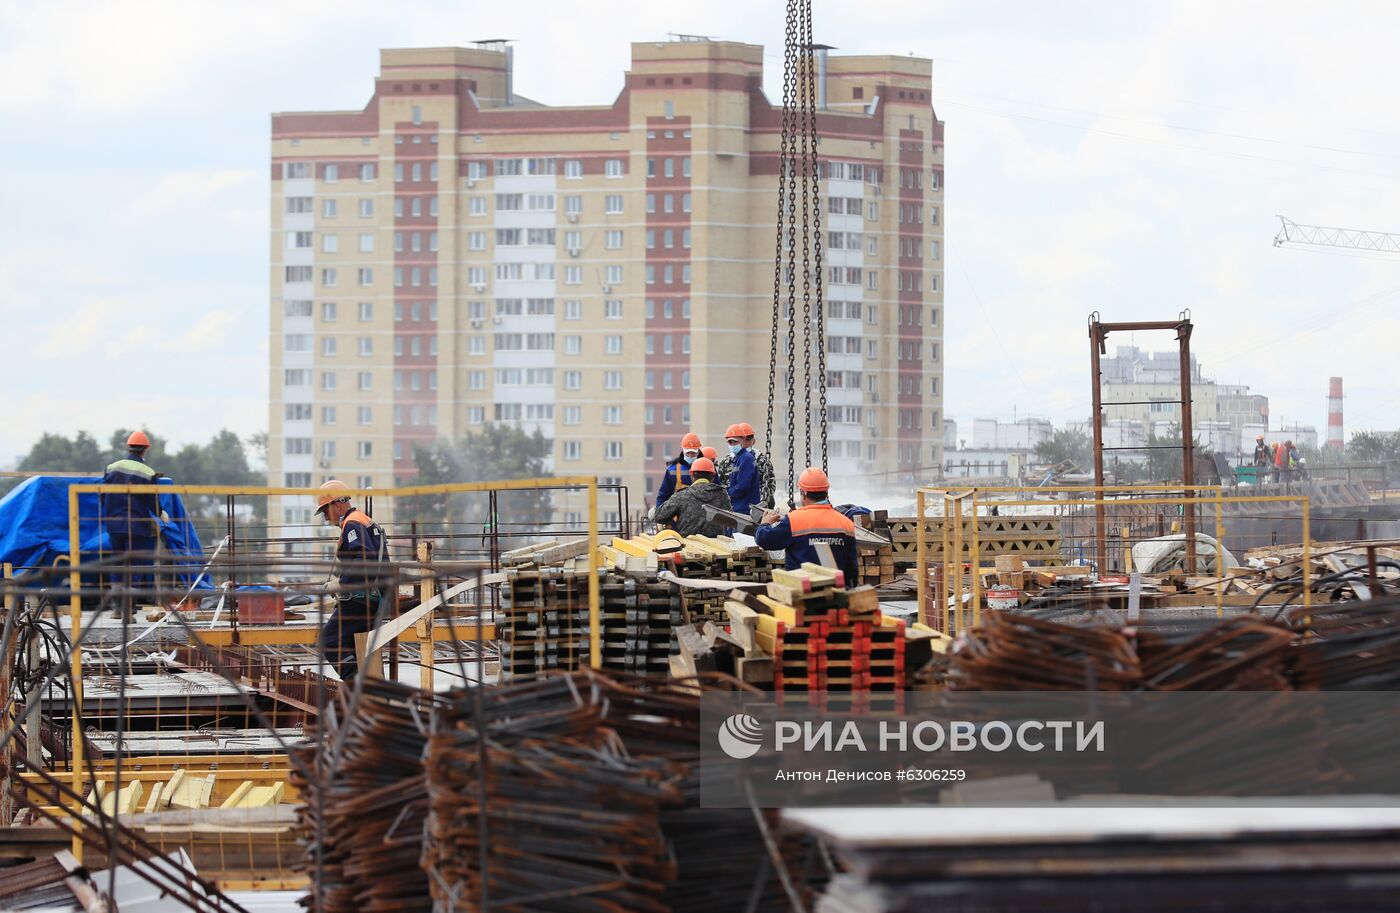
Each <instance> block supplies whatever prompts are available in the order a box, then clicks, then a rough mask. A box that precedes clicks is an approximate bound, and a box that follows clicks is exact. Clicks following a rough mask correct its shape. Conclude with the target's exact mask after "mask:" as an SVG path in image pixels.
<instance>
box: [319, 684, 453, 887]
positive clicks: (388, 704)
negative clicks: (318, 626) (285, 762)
mask: <svg viewBox="0 0 1400 913" xmlns="http://www.w3.org/2000/svg"><path fill="white" fill-rule="evenodd" d="M360 689H361V690H360V692H359V695H358V697H356V696H355V695H354V693H353V692H352V691H351V689H348V688H347V689H342V690H341V692H340V694H339V695H338V696H337V699H336V701H335V703H334V704H333V705H332V706H331V707H328V708H327V712H326V714H325V715H324V716H323V717H322V719H321V721H320V723H319V724H318V726H317V727H316V731H314V732H309V733H308V735H309V737H310V741H309V742H308V743H307V744H306V745H305V746H302V747H300V748H298V749H297V751H296V755H297V758H298V760H299V761H300V762H301V763H300V764H298V765H294V766H293V770H292V774H291V777H292V781H293V783H294V785H296V787H297V788H298V789H299V790H300V791H301V794H302V797H303V804H302V805H301V806H300V807H299V810H298V814H299V816H300V819H301V822H300V823H301V828H302V833H303V839H304V845H305V862H306V868H307V872H308V874H309V876H310V878H311V880H312V884H313V885H314V886H315V890H313V891H312V892H311V893H310V894H309V895H308V898H307V901H306V902H307V903H308V905H309V906H310V907H311V908H312V909H314V910H315V911H316V913H356V911H386V913H387V911H412V910H423V909H427V907H428V906H429V905H430V904H431V898H430V896H429V892H428V879H427V876H426V875H425V874H424V873H423V870H422V869H420V868H419V866H418V856H419V848H420V843H421V834H422V829H423V819H424V817H425V816H426V814H427V802H428V799H427V788H426V786H427V784H426V780H425V777H424V775H423V761H422V758H423V747H424V744H425V743H426V741H427V739H426V736H425V735H424V733H423V732H421V731H420V729H419V726H418V724H417V723H416V722H415V720H417V719H426V718H427V716H428V713H429V709H430V707H431V706H432V704H433V703H434V698H433V696H432V695H431V694H429V693H427V692H422V691H419V690H417V689H414V688H409V687H407V686H404V685H399V684H395V683H392V682H385V681H381V680H378V679H367V680H365V681H364V682H362V683H361V684H360ZM303 771H304V772H305V773H309V774H310V775H311V777H310V778H309V779H308V778H307V776H305V775H304V774H303Z"/></svg>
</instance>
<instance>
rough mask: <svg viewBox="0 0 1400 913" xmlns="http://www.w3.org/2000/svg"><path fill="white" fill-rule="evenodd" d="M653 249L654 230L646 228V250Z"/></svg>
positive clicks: (654, 243)
mask: <svg viewBox="0 0 1400 913" xmlns="http://www.w3.org/2000/svg"><path fill="white" fill-rule="evenodd" d="M655 249H656V230H655V229H652V228H648V229H647V250H655Z"/></svg>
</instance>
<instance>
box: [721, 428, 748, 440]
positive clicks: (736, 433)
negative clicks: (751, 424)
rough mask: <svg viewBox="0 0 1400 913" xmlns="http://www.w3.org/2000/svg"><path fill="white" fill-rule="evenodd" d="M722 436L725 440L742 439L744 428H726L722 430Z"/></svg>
mask: <svg viewBox="0 0 1400 913" xmlns="http://www.w3.org/2000/svg"><path fill="white" fill-rule="evenodd" d="M724 436H725V437H726V438H731V437H743V436H744V426H743V425H730V426H729V427H728V428H726V429H724Z"/></svg>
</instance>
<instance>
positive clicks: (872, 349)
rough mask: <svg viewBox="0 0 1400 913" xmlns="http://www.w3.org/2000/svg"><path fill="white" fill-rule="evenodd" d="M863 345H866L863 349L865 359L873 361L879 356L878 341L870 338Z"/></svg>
mask: <svg viewBox="0 0 1400 913" xmlns="http://www.w3.org/2000/svg"><path fill="white" fill-rule="evenodd" d="M865 345H866V350H865V357H866V359H868V360H869V361H874V360H875V359H876V358H877V357H878V356H879V354H880V349H879V343H877V342H876V341H875V340H873V339H872V340H870V341H869V342H867V343H866V344H865Z"/></svg>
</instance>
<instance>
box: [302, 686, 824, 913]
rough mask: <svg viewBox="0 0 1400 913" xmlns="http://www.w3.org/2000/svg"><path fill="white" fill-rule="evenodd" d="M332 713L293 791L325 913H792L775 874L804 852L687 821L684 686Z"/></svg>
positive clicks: (691, 814) (368, 704)
mask: <svg viewBox="0 0 1400 913" xmlns="http://www.w3.org/2000/svg"><path fill="white" fill-rule="evenodd" d="M703 684H704V686H705V687H710V686H712V685H715V686H722V687H723V686H726V683H724V682H719V681H716V682H713V683H712V682H708V681H707V682H704V683H703ZM336 710H337V713H336V715H335V716H334V717H333V718H328V723H327V726H326V727H325V728H324V729H323V730H322V731H321V732H319V733H318V738H317V740H316V741H315V742H314V743H313V744H312V745H310V746H308V748H307V749H306V750H305V751H304V752H302V760H303V761H304V765H303V766H304V768H305V769H306V770H307V771H312V772H314V773H315V775H316V776H315V779H313V780H312V781H302V782H301V783H299V785H300V786H301V787H302V788H303V789H304V790H305V791H306V802H305V806H304V810H303V813H302V814H303V819H302V820H303V828H304V835H303V837H304V843H305V852H306V861H307V870H308V873H309V874H310V876H311V878H312V881H313V886H314V887H319V888H320V889H321V892H322V893H321V896H322V898H323V907H322V909H323V910H324V911H326V913H336V911H351V910H422V909H428V908H429V907H430V906H431V907H432V909H435V910H440V911H444V913H445V911H448V910H484V909H487V908H488V905H489V907H490V908H491V909H520V910H530V909H540V910H543V909H548V910H578V911H594V910H597V911H604V910H618V911H621V910H628V911H655V913H665V911H672V910H675V911H696V913H699V911H702V910H729V909H736V910H737V909H752V910H771V911H778V910H786V909H788V905H789V898H788V895H787V893H786V892H785V890H784V889H783V887H782V879H780V878H779V877H777V875H776V874H775V872H776V869H775V868H774V867H775V866H781V867H782V868H783V871H784V873H785V874H789V870H790V869H795V867H796V866H798V865H799V864H800V863H801V862H802V853H803V852H804V851H805V850H804V848H805V845H806V844H805V841H803V840H802V839H800V838H795V837H788V838H785V839H784V840H783V841H782V844H781V850H782V855H781V856H780V857H779V858H778V859H776V860H775V859H773V858H772V856H771V855H770V853H769V851H768V849H767V845H766V844H765V841H764V836H763V832H762V831H761V830H760V828H759V826H758V824H757V823H756V821H755V819H754V816H753V813H752V812H750V811H749V810H743V809H740V810H732V811H726V810H703V809H699V808H698V807H697V805H696V798H697V796H698V789H699V787H698V780H697V771H696V764H697V762H698V753H699V744H700V733H699V721H700V700H699V693H698V691H697V690H694V686H693V685H692V686H689V687H681V686H678V685H677V684H676V683H674V682H672V681H669V680H667V679H664V678H646V677H640V676H629V675H621V674H612V673H598V672H594V671H592V670H586V671H580V672H577V673H573V674H570V675H555V676H552V677H550V678H548V679H545V680H543V681H532V682H521V683H518V684H512V685H502V686H498V687H492V688H480V689H467V690H463V691H460V692H455V693H452V694H445V695H438V696H431V695H428V694H426V693H423V692H419V691H416V690H415V689H411V688H406V687H403V686H399V685H393V684H389V683H383V682H376V683H373V684H372V685H371V684H370V683H368V682H367V683H366V687H365V688H364V690H363V692H362V693H361V695H360V699H359V701H358V702H357V703H356V702H352V700H349V699H345V698H342V699H341V700H340V701H339V702H338V704H337V708H336ZM318 835H319V838H320V843H319V844H318V842H317V839H318ZM751 903H752V904H753V905H752V906H750V905H749V904H751Z"/></svg>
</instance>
